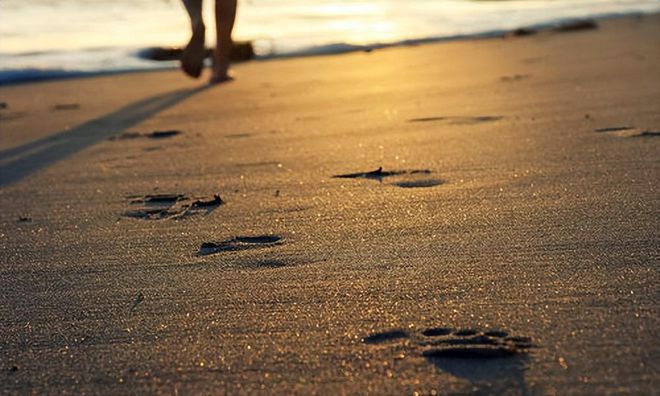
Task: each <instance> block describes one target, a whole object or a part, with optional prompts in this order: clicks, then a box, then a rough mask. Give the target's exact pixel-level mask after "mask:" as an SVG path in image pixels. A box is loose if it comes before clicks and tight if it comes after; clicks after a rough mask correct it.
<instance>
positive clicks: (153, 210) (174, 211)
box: [123, 194, 224, 220]
mask: <svg viewBox="0 0 660 396" xmlns="http://www.w3.org/2000/svg"><path fill="white" fill-rule="evenodd" d="M129 199H131V200H130V201H129V203H130V204H131V205H142V207H141V208H139V209H132V210H127V211H126V212H124V213H123V216H124V217H130V218H135V219H141V220H165V219H174V220H181V219H183V218H186V217H189V216H194V215H202V214H204V215H206V214H209V213H211V212H212V211H213V210H215V209H216V208H217V207H219V206H220V205H222V204H223V203H224V201H223V200H222V198H220V196H219V195H217V194H216V195H214V196H213V197H212V198H201V199H197V200H195V201H193V202H192V203H189V204H188V203H181V202H187V201H190V198H188V197H187V196H185V195H183V194H149V195H144V196H132V197H129Z"/></svg>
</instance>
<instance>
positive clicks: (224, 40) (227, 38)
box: [211, 0, 236, 83]
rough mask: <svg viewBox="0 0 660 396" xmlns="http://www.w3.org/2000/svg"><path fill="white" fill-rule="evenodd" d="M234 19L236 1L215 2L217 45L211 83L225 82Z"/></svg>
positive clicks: (221, 0)
mask: <svg viewBox="0 0 660 396" xmlns="http://www.w3.org/2000/svg"><path fill="white" fill-rule="evenodd" d="M235 19H236V0H215V23H216V40H217V45H216V49H215V52H214V53H213V75H212V76H211V82H212V83H219V82H223V81H227V80H229V79H230V77H229V74H228V72H229V56H230V54H231V48H232V41H231V31H232V30H233V29H234V20H235Z"/></svg>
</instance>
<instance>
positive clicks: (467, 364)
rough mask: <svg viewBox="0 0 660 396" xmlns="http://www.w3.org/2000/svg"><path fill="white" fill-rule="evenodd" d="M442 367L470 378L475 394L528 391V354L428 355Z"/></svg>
mask: <svg viewBox="0 0 660 396" xmlns="http://www.w3.org/2000/svg"><path fill="white" fill-rule="evenodd" d="M427 359H428V361H429V362H430V363H433V364H434V365H435V366H436V367H437V368H439V369H440V370H442V371H444V372H446V373H448V374H451V375H453V376H455V377H458V378H464V379H466V380H468V381H469V382H470V383H471V384H472V386H473V392H474V394H477V395H481V394H489V395H490V394H511V393H513V394H519V395H529V394H530V391H529V389H527V384H526V383H525V370H526V369H527V367H528V361H529V357H527V356H524V355H517V356H507V357H502V358H491V359H468V358H466V359H462V358H445V357H427Z"/></svg>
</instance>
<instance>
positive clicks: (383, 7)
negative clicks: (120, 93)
mask: <svg viewBox="0 0 660 396" xmlns="http://www.w3.org/2000/svg"><path fill="white" fill-rule="evenodd" d="M213 3H214V2H213V1H212V0H205V7H204V8H205V18H206V23H207V31H208V32H209V34H208V37H213V34H212V32H213V29H214V28H215V27H214V23H213V22H214V21H213ZM653 12H660V0H490V1H489V0H239V11H238V17H237V22H236V30H235V35H234V37H235V39H237V40H252V41H254V44H255V47H256V50H257V54H258V56H260V57H270V56H290V55H294V56H295V55H304V54H311V53H331V52H340V51H345V50H350V49H353V48H356V46H357V47H359V46H365V45H366V46H370V45H379V44H392V43H398V42H402V41H406V40H419V39H437V38H446V37H455V36H464V35H468V36H469V35H475V34H482V33H488V32H497V31H503V30H510V29H514V28H517V27H521V26H534V25H543V24H550V23H555V22H558V21H562V20H566V19H575V18H586V17H604V16H613V15H620V14H630V13H653ZM188 30H189V27H188V19H187V16H186V13H185V10H184V8H183V6H182V4H181V2H180V1H179V0H0V83H7V82H12V81H25V80H35V79H44V78H46V79H47V78H55V77H59V76H69V75H79V74H87V73H98V72H114V71H125V70H137V69H156V68H170V67H175V66H176V62H155V61H149V60H145V59H141V58H139V57H138V56H137V53H138V51H139V50H140V49H141V48H145V47H153V46H181V45H184V44H185V43H186V41H187V39H188V37H189V31H188ZM208 44H212V42H210V43H208Z"/></svg>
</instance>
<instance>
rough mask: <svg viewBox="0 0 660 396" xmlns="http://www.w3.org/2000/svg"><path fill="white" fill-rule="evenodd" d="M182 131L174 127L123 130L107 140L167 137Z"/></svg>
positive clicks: (179, 133)
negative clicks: (143, 131) (143, 130)
mask: <svg viewBox="0 0 660 396" xmlns="http://www.w3.org/2000/svg"><path fill="white" fill-rule="evenodd" d="M182 133H183V132H181V131H179V130H176V129H169V130H164V131H153V132H148V133H141V132H124V133H122V134H121V135H118V136H113V137H111V138H109V139H108V140H126V139H167V138H171V137H174V136H177V135H181V134H182Z"/></svg>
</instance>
